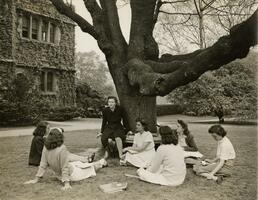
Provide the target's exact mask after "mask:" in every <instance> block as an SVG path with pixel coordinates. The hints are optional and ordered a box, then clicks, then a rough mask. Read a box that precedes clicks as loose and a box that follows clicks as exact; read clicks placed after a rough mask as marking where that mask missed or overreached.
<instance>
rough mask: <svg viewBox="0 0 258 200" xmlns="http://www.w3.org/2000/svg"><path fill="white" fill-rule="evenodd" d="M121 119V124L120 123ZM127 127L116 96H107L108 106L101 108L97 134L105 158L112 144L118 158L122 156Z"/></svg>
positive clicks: (110, 151)
mask: <svg viewBox="0 0 258 200" xmlns="http://www.w3.org/2000/svg"><path fill="white" fill-rule="evenodd" d="M122 120H123V125H122V124H121V121H122ZM127 127H128V126H127V121H126V117H125V112H124V110H123V109H122V107H120V106H119V105H118V101H117V98H116V97H114V96H110V97H108V107H106V108H105V109H104V110H103V118H102V126H101V131H100V134H98V137H99V136H101V142H102V145H103V147H104V149H105V158H108V156H109V155H110V154H111V153H112V152H113V148H114V146H116V147H117V150H118V154H119V158H122V154H123V152H122V150H123V142H124V141H125V139H126V132H127V130H128V129H127Z"/></svg>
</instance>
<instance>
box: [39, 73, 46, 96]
mask: <svg viewBox="0 0 258 200" xmlns="http://www.w3.org/2000/svg"><path fill="white" fill-rule="evenodd" d="M40 90H41V91H43V92H44V91H45V72H41V74H40Z"/></svg>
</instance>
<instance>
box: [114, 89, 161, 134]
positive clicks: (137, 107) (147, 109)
mask: <svg viewBox="0 0 258 200" xmlns="http://www.w3.org/2000/svg"><path fill="white" fill-rule="evenodd" d="M118 96H119V99H120V103H121V106H122V107H123V108H124V109H125V111H126V114H127V120H128V123H129V127H130V130H135V124H136V123H135V120H136V119H137V118H140V119H144V120H145V121H146V122H147V123H148V128H149V130H150V131H151V132H153V133H155V132H157V128H156V120H157V117H156V97H147V96H130V95H127V94H119V92H118Z"/></svg>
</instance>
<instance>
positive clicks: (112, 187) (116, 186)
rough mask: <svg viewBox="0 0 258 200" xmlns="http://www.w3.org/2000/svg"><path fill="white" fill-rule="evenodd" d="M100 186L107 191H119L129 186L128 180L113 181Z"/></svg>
mask: <svg viewBox="0 0 258 200" xmlns="http://www.w3.org/2000/svg"><path fill="white" fill-rule="evenodd" d="M99 188H100V189H101V190H102V191H103V192H106V193H114V192H119V191H123V190H125V189H126V188H127V182H123V183H119V182H112V183H108V184H104V185H100V186H99Z"/></svg>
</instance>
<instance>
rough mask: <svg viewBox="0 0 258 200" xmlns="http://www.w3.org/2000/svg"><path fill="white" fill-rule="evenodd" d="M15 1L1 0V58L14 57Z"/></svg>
mask: <svg viewBox="0 0 258 200" xmlns="http://www.w3.org/2000/svg"><path fill="white" fill-rule="evenodd" d="M13 10H14V9H13V3H12V1H10V0H0V60H2V59H9V60H11V59H12V34H13V23H12V21H13Z"/></svg>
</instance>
